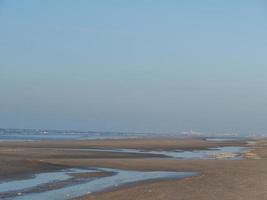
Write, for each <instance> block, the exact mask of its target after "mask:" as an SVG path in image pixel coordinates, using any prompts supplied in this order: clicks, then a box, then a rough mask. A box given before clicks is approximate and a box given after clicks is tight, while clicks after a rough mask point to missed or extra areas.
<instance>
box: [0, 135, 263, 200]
mask: <svg viewBox="0 0 267 200" xmlns="http://www.w3.org/2000/svg"><path fill="white" fill-rule="evenodd" d="M224 145H226V146H232V145H237V146H239V145H243V146H246V143H245V142H244V141H240V142H238V141H235V142H210V141H209V142H207V141H204V140H189V139H187V140H170V139H164V140H163V139H153V140H152V139H151V140H149V139H146V140H138V139H129V140H95V141H71V142H67V141H57V142H0V181H3V180H6V179H10V178H20V177H24V176H28V175H30V174H32V173H33V172H34V173H36V172H43V171H53V170H57V169H63V168H69V167H90V166H91V167H109V168H119V169H132V170H145V171H146V170H147V171H151V170H161V171H162V170H164V171H197V172H200V173H201V175H199V176H197V177H192V178H186V179H183V180H167V181H166V180H165V181H155V182H149V183H139V184H134V185H130V186H124V187H120V188H117V189H112V190H111V191H108V192H101V193H97V194H91V195H89V196H87V197H83V198H82V199H88V200H93V199H94V200H105V199H109V200H111V199H114V200H126V199H129V200H137V199H138V200H150V199H151V200H152V199H160V200H161V199H162V200H163V199H170V200H172V199H176V200H177V199H178V200H179V199H183V200H187V199H188V200H189V199H190V200H192V199H198V200H209V199H223V200H230V199H231V200H238V199H242V200H243V199H245V200H246V199H249V200H251V199H259V200H263V199H267V167H266V166H267V141H263V140H262V141H259V142H258V143H257V145H253V146H250V147H249V148H250V151H249V152H248V153H247V158H244V159H243V160H177V159H162V158H160V157H157V158H155V157H154V158H153V157H149V155H140V154H139V155H136V154H127V153H111V152H87V151H86V152H83V151H75V152H73V151H71V150H68V148H70V149H71V148H136V149H150V150H151V149H152V150H157V149H164V150H171V149H177V148H178V149H187V150H193V149H205V148H208V147H217V146H224ZM245 156H246V155H245Z"/></svg>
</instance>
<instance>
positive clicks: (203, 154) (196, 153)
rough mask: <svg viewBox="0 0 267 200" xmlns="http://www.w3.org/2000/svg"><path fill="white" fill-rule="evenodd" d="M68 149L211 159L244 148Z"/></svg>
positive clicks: (239, 151)
mask: <svg viewBox="0 0 267 200" xmlns="http://www.w3.org/2000/svg"><path fill="white" fill-rule="evenodd" d="M69 150H80V151H95V152H114V153H137V154H153V155H159V156H160V155H162V156H167V157H169V158H176V159H212V158H214V157H213V156H212V155H216V154H223V153H234V154H239V153H242V152H243V151H244V150H245V148H244V147H240V146H226V147H218V148H209V149H206V150H193V151H182V150H172V151H162V150H157V151H156V150H153V151H152V150H140V149H117V148H116V149H69Z"/></svg>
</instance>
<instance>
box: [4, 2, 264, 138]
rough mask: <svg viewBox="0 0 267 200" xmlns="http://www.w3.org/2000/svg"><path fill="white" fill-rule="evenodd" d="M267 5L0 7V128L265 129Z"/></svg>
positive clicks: (35, 4) (24, 4)
mask: <svg viewBox="0 0 267 200" xmlns="http://www.w3.org/2000/svg"><path fill="white" fill-rule="evenodd" d="M266 36H267V1H264V0H254V1H251V0H235V1H230V0H229V1H228V0H226V1H214V0H202V1H199V0H180V1H175V0H142V1H141V0H135V1H129V0H128V1H127V0H90V1H87V0H64V1H60V0H58V1H55V0H46V1H43V0H23V1H20V0H0V127H4V128H46V129H75V130H98V131H127V132H159V133H179V132H183V131H188V130H195V131H202V132H210V133H212V132H237V133H241V134H250V133H266V132H267V123H266V119H267V56H266V52H267V39H266Z"/></svg>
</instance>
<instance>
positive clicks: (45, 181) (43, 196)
mask: <svg viewBox="0 0 267 200" xmlns="http://www.w3.org/2000/svg"><path fill="white" fill-rule="evenodd" d="M93 172H112V173H114V174H113V175H112V176H106V177H99V178H87V179H84V180H83V181H80V182H74V184H71V185H67V186H65V187H62V188H56V189H55V188H51V187H49V184H51V183H53V182H55V181H58V182H64V181H67V180H69V179H73V178H74V177H73V176H71V175H70V173H93ZM197 174H198V173H196V172H170V171H149V172H144V171H132V170H120V169H110V168H97V169H69V170H62V171H58V172H51V173H40V174H37V175H36V176H34V177H33V178H31V179H26V180H17V181H16V180H14V181H9V182H5V183H1V184H0V188H1V192H0V197H1V195H2V197H1V199H12V200H36V199H38V200H47V199H50V200H65V199H73V198H76V197H80V196H83V195H86V194H89V193H94V192H99V191H103V190H106V189H110V188H114V187H118V186H122V185H125V184H131V183H136V182H139V181H149V180H158V179H181V178H186V177H191V176H194V175H197ZM45 177H46V178H45ZM74 179H75V178H74ZM22 181H23V182H22ZM40 185H42V186H46V188H47V190H46V191H42V192H40V191H38V187H39V186H40ZM27 190H28V192H27ZM29 191H31V192H29ZM4 193H13V194H14V195H13V196H8V195H7V196H6V197H5V196H4Z"/></svg>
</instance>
